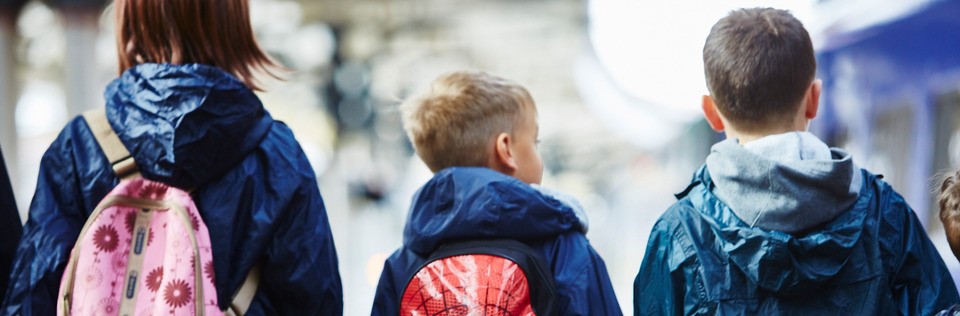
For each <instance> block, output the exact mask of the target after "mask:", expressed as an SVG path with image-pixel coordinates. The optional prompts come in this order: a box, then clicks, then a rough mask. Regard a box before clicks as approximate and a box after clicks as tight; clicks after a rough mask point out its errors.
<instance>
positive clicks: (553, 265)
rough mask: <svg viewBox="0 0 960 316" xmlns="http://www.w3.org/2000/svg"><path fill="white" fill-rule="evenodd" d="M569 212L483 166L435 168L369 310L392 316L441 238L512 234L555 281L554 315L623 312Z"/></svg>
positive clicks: (601, 265) (416, 198)
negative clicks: (543, 263) (543, 260)
mask: <svg viewBox="0 0 960 316" xmlns="http://www.w3.org/2000/svg"><path fill="white" fill-rule="evenodd" d="M583 229H584V226H583V224H582V223H581V221H580V220H579V219H578V217H577V214H575V212H574V210H573V209H572V208H571V207H570V206H568V205H566V204H564V203H562V202H560V201H558V200H557V199H555V198H553V197H551V196H548V195H545V194H543V193H540V191H538V190H536V189H534V188H533V187H531V186H530V185H527V184H526V183H523V182H520V180H517V179H516V178H514V177H510V176H507V175H503V174H501V173H499V172H496V171H493V170H491V169H487V168H475V167H468V168H460V167H457V168H449V169H445V170H442V171H440V172H437V174H436V175H434V177H433V179H431V180H430V181H429V182H427V184H426V185H424V186H423V187H422V188H420V190H419V191H417V193H416V195H414V197H413V205H412V206H411V208H410V213H409V217H408V218H407V224H406V227H405V228H404V232H403V247H401V248H400V249H399V250H397V251H396V252H394V253H393V255H391V256H390V257H389V258H388V259H387V261H386V263H385V265H384V267H383V273H382V274H381V275H380V283H379V285H378V286H377V292H376V297H375V298H374V302H373V305H374V306H373V312H372V315H390V316H394V315H397V314H398V311H399V304H400V303H399V301H400V296H401V295H402V294H403V290H404V289H405V288H406V286H407V282H408V281H409V279H410V277H412V276H413V275H414V273H416V270H417V269H418V268H420V267H421V266H422V265H423V264H424V263H425V260H426V259H427V257H428V256H429V255H430V253H432V252H433V251H435V250H436V249H437V248H439V247H440V246H441V245H442V244H443V243H445V242H449V241H455V240H461V239H481V238H510V239H515V240H518V241H521V242H523V243H525V244H527V245H529V246H530V247H531V248H532V249H534V250H539V251H542V252H543V255H544V258H546V260H547V264H548V265H549V266H550V267H549V268H550V270H552V271H553V275H554V277H555V280H556V282H557V283H556V284H557V291H558V295H559V296H560V297H559V298H558V300H559V301H560V302H559V304H558V306H559V310H560V313H559V314H558V315H622V312H621V311H620V305H619V304H618V303H617V298H616V296H615V295H614V293H613V286H612V285H611V284H610V277H609V276H608V274H607V268H606V266H605V265H604V263H603V260H602V259H601V258H600V256H599V255H597V253H596V251H594V249H593V247H591V246H590V243H589V242H588V241H587V238H586V237H585V236H584V234H583Z"/></svg>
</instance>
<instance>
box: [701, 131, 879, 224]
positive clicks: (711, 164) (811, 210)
mask: <svg viewBox="0 0 960 316" xmlns="http://www.w3.org/2000/svg"><path fill="white" fill-rule="evenodd" d="M706 165H707V169H708V170H709V171H710V176H711V177H712V178H713V181H714V182H715V183H716V188H715V189H714V193H716V195H717V196H718V197H719V198H720V200H721V201H723V202H724V203H726V204H727V205H728V206H729V207H730V208H731V209H732V210H733V212H734V213H736V214H737V216H738V217H740V219H742V220H743V221H744V222H746V223H747V224H748V225H750V226H751V227H759V228H763V229H767V230H778V231H783V232H787V233H796V232H800V231H803V230H806V229H809V228H812V227H815V226H818V225H820V224H823V223H825V222H827V221H830V220H832V219H834V218H835V217H837V215H839V214H840V213H842V212H843V211H846V210H847V209H849V208H850V206H851V205H853V203H854V202H855V201H856V200H857V196H858V194H859V189H860V187H859V186H860V183H861V181H860V178H859V177H860V173H859V170H858V168H856V166H855V165H854V164H853V159H852V158H851V156H850V155H849V154H847V153H846V152H844V151H842V150H840V149H832V150H831V149H830V148H828V147H827V145H826V144H824V143H823V142H822V141H820V140H819V139H818V138H817V137H816V136H814V135H813V134H810V133H808V132H790V133H785V134H779V135H772V136H767V137H764V138H761V139H758V140H755V141H753V142H750V143H747V144H744V145H743V146H741V145H740V144H739V143H738V141H737V140H736V139H728V140H725V141H722V142H720V143H717V144H716V145H714V146H713V148H711V153H710V155H709V156H707V162H706Z"/></svg>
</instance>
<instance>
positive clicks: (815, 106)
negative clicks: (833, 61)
mask: <svg viewBox="0 0 960 316" xmlns="http://www.w3.org/2000/svg"><path fill="white" fill-rule="evenodd" d="M822 88H823V81H820V79H817V80H814V81H813V83H812V84H810V88H809V89H808V90H807V104H804V105H803V107H804V110H803V115H804V116H805V117H806V118H807V119H808V120H812V119H813V118H815V117H817V111H819V110H820V91H821V89H822Z"/></svg>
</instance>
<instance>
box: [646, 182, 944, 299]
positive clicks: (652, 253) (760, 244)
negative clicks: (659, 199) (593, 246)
mask: <svg viewBox="0 0 960 316" xmlns="http://www.w3.org/2000/svg"><path fill="white" fill-rule="evenodd" d="M861 172H862V173H861V174H862V176H863V177H862V178H863V185H862V187H861V191H860V194H859V198H858V199H857V201H856V202H855V204H854V205H853V207H851V208H850V209H849V210H848V211H846V212H843V213H841V214H839V215H838V216H837V217H836V218H834V219H833V220H831V221H829V222H826V223H824V224H822V225H821V226H819V227H814V228H812V229H809V230H807V231H804V232H800V233H797V234H787V233H783V232H778V231H766V230H763V229H759V228H751V227H750V225H748V224H745V223H744V222H742V221H741V220H740V219H739V218H738V217H737V216H736V215H735V214H734V213H733V211H732V210H731V209H730V208H729V207H727V206H726V205H725V204H724V203H723V202H721V201H720V200H719V199H717V196H716V195H714V193H713V192H712V189H713V185H714V183H713V182H712V181H711V179H710V175H709V173H708V172H707V171H706V168H701V170H700V171H699V172H698V173H697V175H696V176H695V177H694V182H693V184H691V185H690V187H689V188H687V190H686V191H685V192H683V193H681V194H678V198H679V199H680V200H679V201H678V202H677V203H676V204H674V205H673V206H672V207H671V208H670V209H668V210H667V211H666V212H665V213H664V214H663V216H662V217H661V218H660V220H659V221H658V222H657V223H656V224H655V226H654V228H653V231H652V233H651V234H650V239H649V241H648V245H647V251H646V255H645V256H644V258H643V263H642V265H641V268H640V273H639V274H638V275H637V278H636V280H635V283H634V313H635V314H636V315H711V314H725V315H743V314H756V315H777V314H798V315H836V314H843V315H897V314H899V315H931V314H934V313H936V312H938V311H940V310H943V309H945V308H948V307H950V306H951V305H953V304H955V303H957V302H958V301H960V297H958V295H957V288H956V286H955V285H954V283H953V279H952V278H951V277H950V274H949V272H948V271H947V269H946V266H945V265H944V263H943V260H942V259H941V258H940V255H939V254H938V253H937V251H936V249H934V247H933V244H932V243H931V242H930V239H929V238H928V237H927V235H926V232H925V231H924V229H923V227H922V226H921V225H920V222H919V220H918V219H917V217H916V215H915V214H914V212H913V210H911V209H910V207H909V206H908V205H907V204H906V202H905V201H904V200H903V198H902V197H901V196H900V195H899V194H897V193H896V192H894V190H893V188H891V187H890V185H888V184H887V183H886V182H884V181H882V180H881V179H880V178H881V177H879V176H875V175H873V174H870V173H869V172H867V171H866V170H862V171H861Z"/></svg>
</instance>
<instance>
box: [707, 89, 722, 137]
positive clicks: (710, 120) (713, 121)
mask: <svg viewBox="0 0 960 316" xmlns="http://www.w3.org/2000/svg"><path fill="white" fill-rule="evenodd" d="M702 102H703V104H702V106H703V116H704V117H705V118H707V124H710V128H712V129H713V130H714V131H717V132H723V130H724V127H723V120H721V119H720V112H719V111H718V110H717V105H716V104H715V103H713V98H712V97H710V96H709V95H703V101H702Z"/></svg>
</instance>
